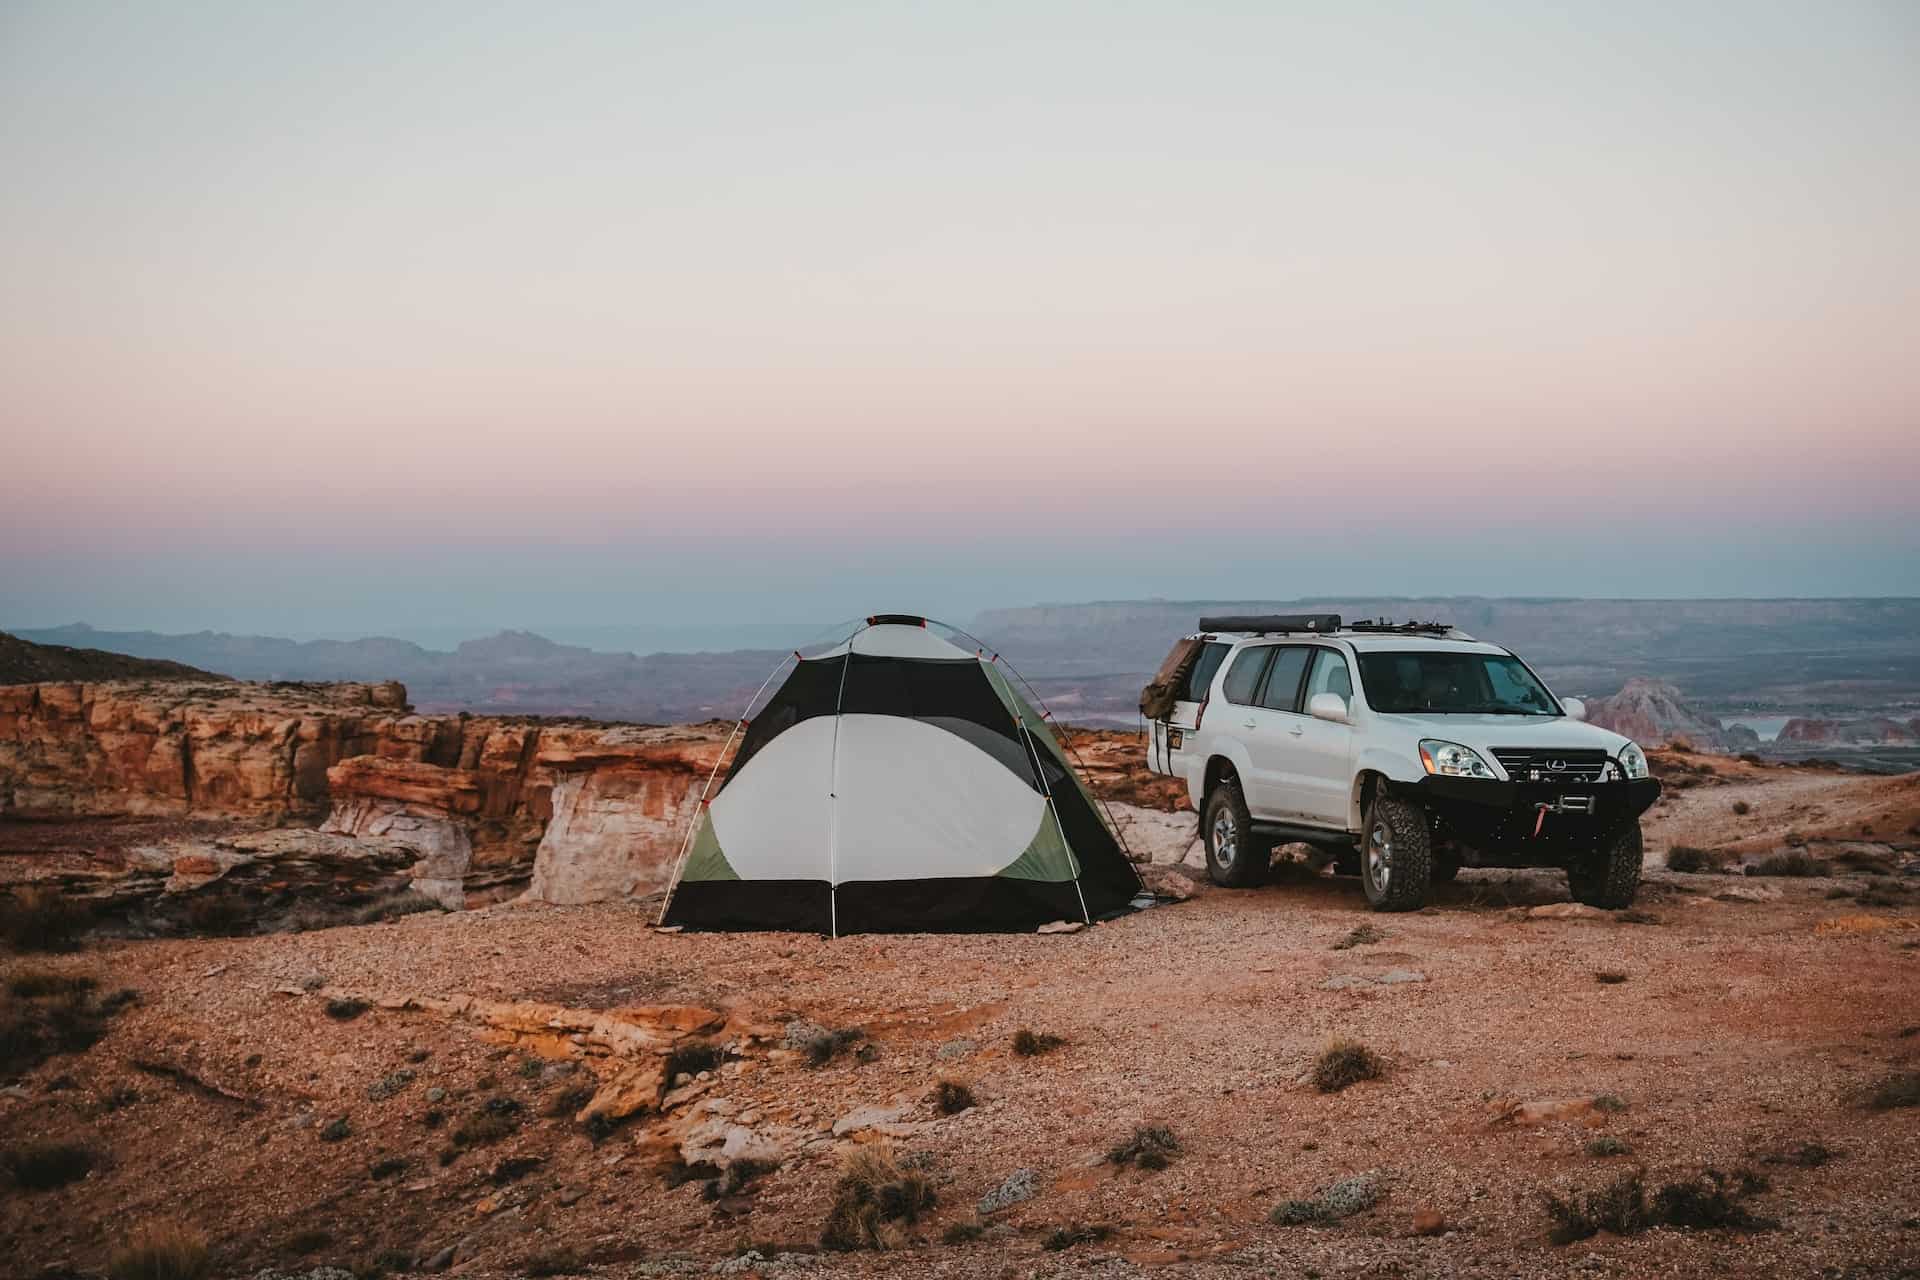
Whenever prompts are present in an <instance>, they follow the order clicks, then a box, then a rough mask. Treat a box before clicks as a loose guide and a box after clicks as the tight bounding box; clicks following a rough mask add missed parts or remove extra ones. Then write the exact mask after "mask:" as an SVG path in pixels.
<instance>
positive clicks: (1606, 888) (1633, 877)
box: [1567, 822, 1642, 911]
mask: <svg viewBox="0 0 1920 1280" xmlns="http://www.w3.org/2000/svg"><path fill="white" fill-rule="evenodd" d="M1641 854H1642V847H1641V844H1640V824H1639V823H1637V822H1636V823H1634V824H1632V825H1631V826H1629V827H1628V828H1627V829H1626V830H1624V831H1622V832H1621V833H1620V834H1619V835H1617V836H1615V837H1614V838H1613V842H1612V843H1611V844H1609V845H1608V846H1607V847H1606V848H1604V849H1600V850H1597V851H1596V852H1594V853H1590V854H1588V855H1587V856H1586V857H1585V858H1583V859H1581V860H1580V861H1578V862H1575V863H1574V864H1573V865H1572V866H1570V867H1568V868H1567V888H1568V889H1570V890H1571V891H1572V892H1573V900H1574V901H1575V902H1584V903H1586V904H1587V905H1588V906H1590V907H1602V908H1605V909H1606V910H1608V911H1619V910H1621V909H1622V908H1624V907H1630V906H1632V905H1633V898H1634V895H1635V894H1637V893H1638V892H1639V891H1640V858H1641Z"/></svg>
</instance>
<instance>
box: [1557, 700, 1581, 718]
mask: <svg viewBox="0 0 1920 1280" xmlns="http://www.w3.org/2000/svg"><path fill="white" fill-rule="evenodd" d="M1560 709H1561V710H1562V711H1565V712H1566V713H1567V719H1569V720H1585V719H1586V718H1587V704H1586V702H1585V700H1584V699H1581V698H1562V699H1560Z"/></svg>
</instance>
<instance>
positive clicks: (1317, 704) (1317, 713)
mask: <svg viewBox="0 0 1920 1280" xmlns="http://www.w3.org/2000/svg"><path fill="white" fill-rule="evenodd" d="M1307 714H1308V715H1310V716H1312V717H1313V718H1314V719H1315V720H1331V721H1332V722H1333V723H1335V724H1348V723H1351V722H1350V721H1349V720H1348V719H1347V700H1346V699H1345V698H1343V697H1341V696H1340V695H1339V694H1337V693H1316V694H1314V695H1313V697H1312V698H1311V699H1310V700H1309V701H1308V702H1307Z"/></svg>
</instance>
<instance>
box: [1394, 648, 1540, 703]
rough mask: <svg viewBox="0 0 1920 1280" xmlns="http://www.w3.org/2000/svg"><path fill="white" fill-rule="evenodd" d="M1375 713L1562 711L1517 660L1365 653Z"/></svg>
mask: <svg viewBox="0 0 1920 1280" xmlns="http://www.w3.org/2000/svg"><path fill="white" fill-rule="evenodd" d="M1359 658H1360V680H1361V683H1362V685H1363V686H1364V687H1365V689H1366V691H1367V705H1368V706H1370V707H1372V708H1373V709H1374V710H1375V711H1381V712H1386V713H1388V714H1392V713H1395V712H1410V711H1414V712H1437V713H1439V714H1443V715H1449V714H1450V715H1506V716H1557V715H1559V714H1560V706H1559V704H1558V703H1556V702H1555V701H1554V700H1553V695H1552V694H1550V693H1548V692H1547V691H1546V689H1545V688H1544V687H1543V686H1542V685H1541V684H1540V682H1539V681H1538V680H1536V679H1534V678H1533V673H1532V672H1531V671H1529V670H1527V668H1526V665H1525V664H1524V663H1522V662H1521V661H1520V659H1518V658H1512V657H1507V656H1506V655H1504V654H1491V653H1363V654H1360V655H1359Z"/></svg>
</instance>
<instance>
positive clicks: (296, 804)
mask: <svg viewBox="0 0 1920 1280" xmlns="http://www.w3.org/2000/svg"><path fill="white" fill-rule="evenodd" d="M725 736H726V726H724V725H705V726H701V725H695V726H677V727H665V728H661V727H645V726H636V725H606V724H594V723H586V722H574V723H564V722H563V723H555V722H550V721H529V720H513V719H503V718H494V717H475V716H466V715H447V716H423V715H416V714H413V713H412V710H411V708H410V707H409V706H408V704H407V698H406V690H405V688H404V687H402V686H401V685H399V684H397V683H393V682H388V683H382V684H341V685H288V684H274V685H261V684H244V683H239V682H226V683H217V684H205V683H195V682H192V681H177V682H169V683H157V682H130V681H110V682H104V683H98V684H89V683H62V682H56V683H44V684H30V685H11V686H0V818H5V817H12V818H73V817H126V816H179V817H187V816H191V817H231V818H243V819H256V820H259V821H261V822H263V823H276V824H281V823H313V822H315V821H317V820H320V819H324V825H323V826H322V828H321V829H322V831H323V832H324V833H326V834H327V835H329V836H334V837H345V838H357V839H366V840H373V841H386V842H389V843H391V844H393V845H394V846H396V847H404V848H405V849H408V850H411V851H412V856H410V857H408V858H407V859H406V861H407V863H408V864H411V865H412V866H413V870H412V875H413V878H414V887H415V888H416V889H418V890H419V891H420V892H423V893H425V894H427V895H428V896H429V897H432V898H434V899H435V900H437V901H440V902H441V903H443V904H444V905H447V906H456V905H458V903H459V901H460V898H461V896H462V892H461V890H462V885H463V883H464V885H465V887H467V888H471V887H474V886H475V883H476V878H477V879H478V880H479V881H480V882H483V883H501V882H504V881H513V880H518V879H525V878H526V877H527V876H528V875H529V874H531V875H532V878H533V881H534V884H533V889H532V894H533V896H534V897H536V898H540V899H543V900H547V901H553V902H587V901H594V900H597V899H600V898H606V897H613V896H617V895H620V894H624V893H635V892H638V893H646V892H651V891H653V890H655V889H658V888H660V887H662V886H664V885H665V883H666V881H667V879H668V877H669V876H670V875H671V872H672V864H673V860H674V858H675V857H676V856H677V854H678V852H679V843H680V838H681V836H682V834H683V832H684V830H685V824H686V821H687V818H688V817H689V816H690V810H689V806H690V805H691V804H692V803H694V798H695V797H696V796H697V795H698V792H699V788H700V787H701V786H702V785H703V784H704V783H705V781H706V778H707V776H708V775H709V774H710V773H711V772H712V770H713V768H714V765H715V763H716V762H717V761H718V760H719V758H720V753H721V750H722V748H723V746H724V742H725Z"/></svg>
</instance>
